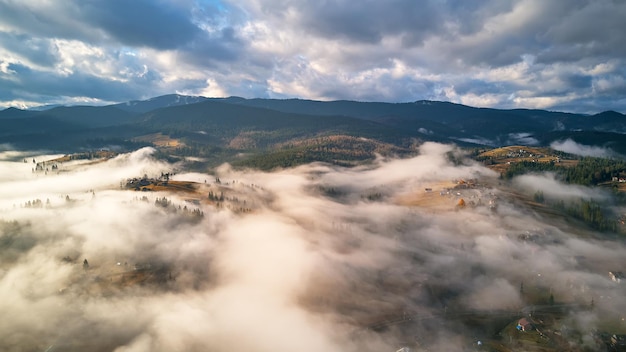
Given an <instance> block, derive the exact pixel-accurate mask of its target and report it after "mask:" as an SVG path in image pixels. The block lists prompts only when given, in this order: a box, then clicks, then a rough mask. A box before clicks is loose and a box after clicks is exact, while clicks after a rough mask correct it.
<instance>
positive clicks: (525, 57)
mask: <svg viewBox="0 0 626 352" xmlns="http://www.w3.org/2000/svg"><path fill="white" fill-rule="evenodd" d="M624 18H626V2H624V1H618V0H613V1H611V0H571V1H542V0H518V1H508V0H481V1H476V0H425V1H414V0H384V1H381V0H363V1H359V2H354V1H347V0H325V1H306V0H237V1H229V0H135V1H124V0H106V1H105V0H90V1H80V0H63V1H50V0H20V1H17V0H0V107H9V106H16V107H30V106H35V105H42V104H107V103H112V102H123V101H128V100H135V99H148V98H151V97H154V96H159V95H164V94H171V93H178V94H187V95H202V96H209V97H224V96H241V97H245V98H255V97H260V98H303V99H318V100H338V99H351V100H361V101H386V102H409V101H416V100H442V101H451V102H455V103H461V104H466V105H471V106H480V107H494V108H540V109H549V110H558V111H570V112H581V113H597V112H601V111H605V110H616V111H619V112H626V98H625V96H626V94H625V93H626V36H624V35H623V33H626V22H624V20H623V19H624Z"/></svg>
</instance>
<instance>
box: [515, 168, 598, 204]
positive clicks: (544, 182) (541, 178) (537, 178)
mask: <svg viewBox="0 0 626 352" xmlns="http://www.w3.org/2000/svg"><path fill="white" fill-rule="evenodd" d="M514 184H515V185H517V186H518V187H519V188H521V189H524V190H528V191H530V192H532V193H534V192H537V191H541V192H543V194H544V195H545V196H546V197H547V198H551V199H552V200H567V201H576V200H579V199H585V200H587V199H593V200H600V201H602V200H606V199H608V198H609V196H608V195H607V194H606V193H605V192H603V191H600V190H598V189H592V188H588V187H584V186H578V185H565V184H563V183H561V182H559V181H558V180H557V179H556V176H555V175H554V174H542V175H521V176H518V177H516V178H515V179H514Z"/></svg>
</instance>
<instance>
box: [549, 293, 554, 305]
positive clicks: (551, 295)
mask: <svg viewBox="0 0 626 352" xmlns="http://www.w3.org/2000/svg"><path fill="white" fill-rule="evenodd" d="M548 304H550V305H551V306H553V305H554V295H553V294H552V293H551V294H550V298H548Z"/></svg>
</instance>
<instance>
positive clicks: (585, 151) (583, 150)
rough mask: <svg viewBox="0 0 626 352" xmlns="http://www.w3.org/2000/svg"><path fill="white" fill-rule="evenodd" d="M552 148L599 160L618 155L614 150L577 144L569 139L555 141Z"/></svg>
mask: <svg viewBox="0 0 626 352" xmlns="http://www.w3.org/2000/svg"><path fill="white" fill-rule="evenodd" d="M550 148H552V149H554V150H559V151H562V152H566V153H570V154H576V155H581V156H593V157H598V158H607V157H612V156H615V155H617V154H616V153H615V152H614V151H613V150H611V149H609V148H602V147H596V146H590V145H584V144H580V143H577V142H575V141H573V140H572V139H569V138H568V139H566V140H564V141H554V142H552V143H550Z"/></svg>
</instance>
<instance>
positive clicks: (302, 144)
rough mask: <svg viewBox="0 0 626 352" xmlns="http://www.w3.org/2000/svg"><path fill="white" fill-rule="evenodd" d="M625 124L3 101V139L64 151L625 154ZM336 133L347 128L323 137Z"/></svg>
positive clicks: (521, 114)
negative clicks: (518, 149)
mask: <svg viewBox="0 0 626 352" xmlns="http://www.w3.org/2000/svg"><path fill="white" fill-rule="evenodd" d="M625 133H626V117H625V116H624V115H623V114H621V113H619V112H614V111H607V112H603V113H600V114H597V115H581V114H570V113H563V112H550V111H544V110H525V109H516V110H499V109H486V108H475V107H470V106H464V105H459V104H453V103H448V102H437V101H416V102H411V103H380V102H356V101H328V102H325V101H314V100H300V99H286V100H277V99H244V98H238V97H230V98H204V97H191V96H183V95H177V94H172V95H166V96H161V97H155V98H152V99H148V100H142V101H129V102H127V103H120V104H115V105H110V106H71V107H55V108H51V109H47V110H42V111H35V110H19V109H14V108H10V109H6V110H3V111H0V137H1V138H2V141H0V144H1V143H11V144H12V145H14V146H16V147H20V148H37V149H42V148H44V149H48V150H59V151H60V150H75V149H76V148H98V147H110V146H111V145H115V146H122V147H124V146H125V147H137V146H139V145H156V146H159V143H161V142H157V141H156V140H159V141H163V140H168V138H169V140H171V141H172V142H171V143H169V144H167V143H166V146H169V147H171V146H173V145H176V146H178V149H176V150H174V149H172V148H169V149H168V151H167V153H179V154H181V153H187V154H197V155H202V156H206V155H209V154H210V155H215V154H220V155H226V157H228V156H231V155H235V154H237V153H240V152H241V151H245V152H246V153H251V154H257V153H265V152H276V151H280V152H281V153H280V154H281V155H283V154H284V151H285V150H286V149H289V148H292V149H293V152H294V153H295V152H296V149H298V148H300V149H298V151H297V152H298V153H300V155H301V156H302V155H309V157H306V158H304V159H306V160H310V159H311V160H315V158H316V157H317V156H316V155H322V154H323V155H331V154H333V153H334V152H333V153H326V152H324V153H321V154H320V151H324V150H331V149H332V150H334V151H340V152H339V153H338V154H337V153H334V154H333V155H335V156H336V157H337V158H339V159H341V157H342V155H343V156H346V157H347V156H353V155H354V154H358V153H356V152H357V149H358V148H361V147H362V143H356V142H355V141H358V138H365V139H367V140H369V141H371V143H374V144H372V145H370V146H369V147H368V150H369V149H371V150H395V152H401V151H408V150H410V149H411V148H412V146H414V145H415V144H418V143H420V142H422V141H429V140H430V141H438V142H444V143H456V144H459V145H462V146H470V147H472V146H474V147H475V146H502V145H511V144H521V145H524V144H525V145H544V146H549V145H550V143H552V142H554V141H563V140H566V139H568V138H569V139H573V140H575V141H578V142H579V143H584V144H587V145H590V146H600V147H610V148H611V149H613V150H615V151H617V152H619V153H622V154H626V138H625V136H626V134H625ZM332 136H342V137H341V138H338V139H332V138H330V139H329V138H326V137H332ZM331 141H332V142H331ZM338 141H340V143H339V142H338ZM328 143H330V144H332V146H333V147H332V148H331V147H330V146H329V144H328ZM338 143H339V144H340V145H341V147H340V148H339V147H338V146H337V145H338ZM376 143H383V144H386V146H382V145H379V144H376ZM161 144H162V143H161ZM395 148H400V149H395ZM372 153H374V152H372ZM348 154H350V155H348ZM369 156H370V157H373V154H371V153H370V154H369ZM348 159H350V160H351V157H349V158H348ZM342 160H343V159H342Z"/></svg>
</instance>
